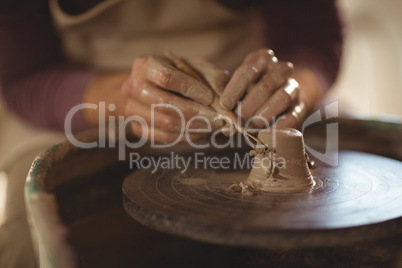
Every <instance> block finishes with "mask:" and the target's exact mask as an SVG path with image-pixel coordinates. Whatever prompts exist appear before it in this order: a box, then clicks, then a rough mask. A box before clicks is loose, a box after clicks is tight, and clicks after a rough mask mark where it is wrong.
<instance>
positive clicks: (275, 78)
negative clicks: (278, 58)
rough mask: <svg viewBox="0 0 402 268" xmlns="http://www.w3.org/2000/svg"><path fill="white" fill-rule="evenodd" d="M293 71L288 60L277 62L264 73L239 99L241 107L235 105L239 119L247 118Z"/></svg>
mask: <svg viewBox="0 0 402 268" xmlns="http://www.w3.org/2000/svg"><path fill="white" fill-rule="evenodd" d="M292 72H293V64H292V63H290V62H278V64H277V68H275V69H273V70H272V71H270V72H269V73H268V74H266V75H265V76H264V77H263V78H262V79H261V80H260V81H259V82H258V83H257V84H256V85H255V86H253V87H252V88H251V90H250V91H249V92H248V93H247V95H246V96H245V98H244V99H243V100H242V101H241V108H240V107H237V109H236V113H237V115H238V116H240V118H241V119H243V120H247V119H249V118H250V117H251V116H252V115H253V114H255V113H256V111H257V110H258V109H259V108H261V106H262V105H263V104H264V103H265V102H266V101H267V100H268V99H269V98H270V97H271V96H272V94H273V93H274V92H275V91H276V90H277V89H278V88H280V87H281V86H283V85H284V84H285V83H286V81H287V80H288V78H289V77H290V75H291V74H292Z"/></svg>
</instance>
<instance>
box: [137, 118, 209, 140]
mask: <svg viewBox="0 0 402 268" xmlns="http://www.w3.org/2000/svg"><path fill="white" fill-rule="evenodd" d="M131 129H132V131H133V133H134V135H136V136H137V137H139V138H145V139H147V140H148V141H151V140H153V141H154V142H156V143H161V144H172V145H174V144H176V143H186V142H188V139H191V141H196V140H199V139H201V138H204V137H205V136H206V135H208V134H189V135H188V136H187V137H186V136H185V135H184V134H177V133H171V132H167V131H163V130H161V129H157V128H153V127H151V126H148V125H141V124H139V123H138V122H132V123H131Z"/></svg>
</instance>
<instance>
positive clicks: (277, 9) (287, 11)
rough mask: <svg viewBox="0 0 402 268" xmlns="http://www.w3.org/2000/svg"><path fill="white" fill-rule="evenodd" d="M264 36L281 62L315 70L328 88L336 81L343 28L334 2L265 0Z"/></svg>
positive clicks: (325, 0)
mask: <svg viewBox="0 0 402 268" xmlns="http://www.w3.org/2000/svg"><path fill="white" fill-rule="evenodd" d="M266 2H267V4H265V7H264V9H263V12H264V14H263V19H264V21H265V23H264V25H265V26H266V29H265V30H266V37H267V43H268V44H269V47H270V48H272V49H273V50H274V52H275V54H276V55H277V57H278V58H279V59H280V60H287V61H291V62H293V63H294V64H295V67H297V66H298V65H303V66H305V67H308V68H310V69H312V70H313V71H315V72H316V73H317V74H318V75H319V76H320V77H321V78H322V80H323V81H324V85H325V87H326V88H328V87H329V86H330V85H331V84H332V83H333V81H334V80H335V78H336V75H337V73H338V69H339V62H340V57H341V52H342V28H341V22H340V19H339V16H338V10H337V7H336V3H335V1H333V0H306V1H300V0H280V1H266Z"/></svg>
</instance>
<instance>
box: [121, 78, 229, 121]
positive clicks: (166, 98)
mask: <svg viewBox="0 0 402 268" xmlns="http://www.w3.org/2000/svg"><path fill="white" fill-rule="evenodd" d="M123 87H124V88H125V89H123V90H124V91H125V92H128V93H127V94H126V95H128V96H129V97H130V98H131V99H132V100H137V101H138V102H141V103H142V104H144V105H146V106H150V107H153V109H155V110H158V111H161V112H163V113H167V114H169V115H171V116H174V117H179V118H182V117H183V118H185V119H187V120H189V119H191V118H192V117H194V116H200V117H205V119H206V120H207V121H211V123H212V125H213V127H218V126H219V124H222V123H219V121H218V120H213V119H215V118H216V117H217V116H218V114H217V112H216V111H214V110H213V109H212V108H210V107H208V106H205V105H202V104H199V103H197V102H194V101H191V100H188V99H185V98H183V97H180V96H177V95H174V94H172V93H171V92H168V91H165V90H163V89H160V88H158V87H156V86H155V85H152V84H150V83H142V84H141V85H137V87H135V88H134V87H133V84H132V83H131V82H130V83H126V85H124V86H123ZM216 124H218V125H216Z"/></svg>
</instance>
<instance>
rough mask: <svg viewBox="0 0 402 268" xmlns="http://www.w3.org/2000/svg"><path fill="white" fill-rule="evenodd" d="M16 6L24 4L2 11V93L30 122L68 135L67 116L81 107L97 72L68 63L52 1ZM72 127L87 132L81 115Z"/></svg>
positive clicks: (25, 2)
mask: <svg viewBox="0 0 402 268" xmlns="http://www.w3.org/2000/svg"><path fill="white" fill-rule="evenodd" d="M16 2H23V3H22V4H18V5H14V6H12V7H8V8H2V9H1V11H0V82H1V85H2V86H1V87H0V88H1V93H2V95H3V98H4V100H5V102H6V105H7V106H8V107H9V108H10V109H11V110H13V111H14V112H15V113H17V114H18V115H20V116H21V117H22V118H24V119H25V120H27V121H29V122H31V123H33V124H35V125H37V126H41V127H46V128H52V129H57V130H63V128H64V119H65V116H66V114H67V112H68V111H69V110H70V109H71V108H72V107H73V106H75V105H77V104H79V103H81V100H82V96H83V91H84V89H85V87H86V85H87V83H88V82H89V80H90V79H91V78H92V77H93V73H92V71H90V70H87V69H83V68H80V67H77V66H74V65H72V64H70V63H68V62H67V61H66V60H65V59H64V58H63V55H62V53H61V50H60V44H59V41H58V39H57V37H56V35H55V32H54V30H53V27H52V24H51V20H50V14H49V10H48V4H47V1H43V0H30V1H16ZM72 127H73V130H74V131H80V130H83V129H85V128H86V127H87V126H86V124H85V121H84V119H83V115H82V113H80V112H78V113H77V114H76V115H75V116H74V117H73V122H72Z"/></svg>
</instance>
